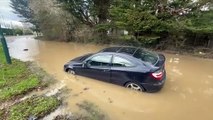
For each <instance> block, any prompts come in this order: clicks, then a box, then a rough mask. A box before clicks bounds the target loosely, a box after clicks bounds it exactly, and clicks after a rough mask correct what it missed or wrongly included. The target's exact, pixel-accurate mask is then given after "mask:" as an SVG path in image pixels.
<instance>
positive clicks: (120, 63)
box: [112, 56, 134, 67]
mask: <svg viewBox="0 0 213 120" xmlns="http://www.w3.org/2000/svg"><path fill="white" fill-rule="evenodd" d="M112 66H113V67H132V66H134V64H133V63H132V62H130V61H129V60H127V59H125V58H122V57H119V56H114V57H113V60H112Z"/></svg>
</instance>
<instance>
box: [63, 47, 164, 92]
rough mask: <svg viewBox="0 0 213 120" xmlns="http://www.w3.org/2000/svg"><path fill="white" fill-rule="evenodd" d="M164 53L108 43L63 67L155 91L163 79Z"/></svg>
mask: <svg viewBox="0 0 213 120" xmlns="http://www.w3.org/2000/svg"><path fill="white" fill-rule="evenodd" d="M164 66H165V56H164V55H162V54H157V53H154V52H151V51H148V50H146V49H143V48H137V47H109V48H105V49H103V50H101V51H99V52H97V53H91V54H86V55H83V56H80V57H77V58H75V59H73V60H71V61H69V62H68V63H66V64H65V65H64V71H65V72H69V73H72V74H77V75H81V76H86V77H90V78H94V79H98V80H102V81H106V82H110V83H114V84H118V85H121V86H125V87H127V88H130V89H133V90H137V91H147V92H157V91H159V90H160V89H161V88H162V87H163V85H164V83H165V80H166V71H165V67H164Z"/></svg>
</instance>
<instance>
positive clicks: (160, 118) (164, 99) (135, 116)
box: [8, 36, 213, 120]
mask: <svg viewBox="0 0 213 120" xmlns="http://www.w3.org/2000/svg"><path fill="white" fill-rule="evenodd" d="M8 45H9V48H10V53H11V56H13V57H14V58H18V59H21V60H24V61H27V60H32V61H35V62H37V63H38V65H40V66H41V67H42V68H43V69H44V70H46V71H47V72H48V73H50V74H52V75H53V76H55V77H56V78H57V79H58V80H59V81H58V82H59V83H60V84H65V85H66V87H67V88H68V89H69V92H67V94H69V95H68V97H67V98H66V102H67V103H68V108H69V109H70V111H74V112H75V111H78V108H77V106H76V103H79V102H81V101H84V100H88V101H90V102H93V103H95V104H96V105H97V106H98V107H99V108H100V109H101V110H102V111H103V112H105V113H106V114H107V116H108V118H109V119H111V120H143V119H146V120H213V113H212V110H213V60H209V59H201V58H195V57H190V56H182V55H174V54H165V56H166V59H167V61H166V70H167V80H166V84H165V86H164V88H163V89H162V90H161V91H160V92H157V93H143V92H141V93H139V92H134V91H131V90H129V89H126V88H123V87H120V86H117V85H113V84H109V83H104V82H101V81H97V80H93V79H89V78H85V77H80V76H72V75H69V74H66V73H65V72H64V71H63V65H64V64H65V63H66V62H67V61H69V60H70V59H72V58H75V57H77V56H79V55H83V54H86V53H92V52H97V51H99V50H100V49H102V48H104V47H106V46H101V45H93V44H80V43H60V42H51V41H38V40H35V39H33V37H32V36H25V37H10V38H8ZM24 49H25V50H24ZM26 49H27V50H26Z"/></svg>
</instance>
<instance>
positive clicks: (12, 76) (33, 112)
mask: <svg viewBox="0 0 213 120" xmlns="http://www.w3.org/2000/svg"><path fill="white" fill-rule="evenodd" d="M43 79H44V73H43V74H42V71H39V70H38V71H36V68H32V66H31V65H30V64H29V63H26V62H22V61H19V60H17V59H13V60H12V65H8V64H6V61H5V57H4V54H3V50H2V46H1V45H0V105H1V106H2V105H3V104H6V107H3V108H1V109H0V119H4V120H5V119H7V120H26V119H28V118H30V117H33V118H41V117H44V116H45V115H47V114H48V113H50V112H51V111H53V110H55V109H56V108H57V107H58V106H59V105H60V101H59V100H58V99H57V98H56V97H45V96H37V97H30V98H28V99H25V100H21V99H20V98H22V97H24V96H25V95H26V94H28V93H30V92H31V91H33V90H36V89H37V88H42V87H44V86H45V85H46V83H45V81H43ZM11 103H12V104H11ZM7 104H11V105H7Z"/></svg>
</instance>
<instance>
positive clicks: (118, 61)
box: [110, 55, 135, 85]
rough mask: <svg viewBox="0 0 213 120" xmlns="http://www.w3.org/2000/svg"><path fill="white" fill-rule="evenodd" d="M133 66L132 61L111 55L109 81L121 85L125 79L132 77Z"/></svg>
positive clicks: (128, 79) (131, 78)
mask: <svg viewBox="0 0 213 120" xmlns="http://www.w3.org/2000/svg"><path fill="white" fill-rule="evenodd" d="M134 67H135V65H134V63H132V62H131V61H129V60H128V59H126V58H124V57H121V56H117V55H113V59H112V66H111V80H110V81H111V82H112V83H114V84H119V85H123V84H125V83H126V82H127V81H130V80H133V79H134V73H133V72H132V69H133V68H134Z"/></svg>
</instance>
